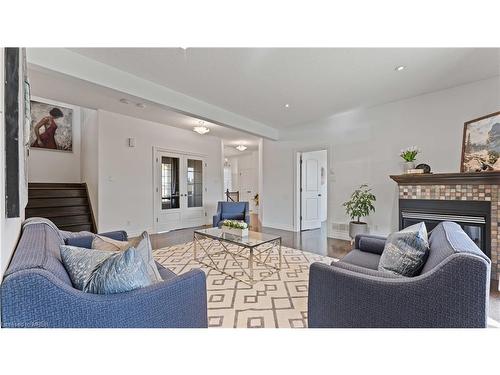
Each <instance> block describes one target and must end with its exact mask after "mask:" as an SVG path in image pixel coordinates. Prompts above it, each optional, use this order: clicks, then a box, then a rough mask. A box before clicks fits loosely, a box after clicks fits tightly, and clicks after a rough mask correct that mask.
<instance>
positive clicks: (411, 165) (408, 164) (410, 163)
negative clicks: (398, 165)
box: [404, 161, 415, 173]
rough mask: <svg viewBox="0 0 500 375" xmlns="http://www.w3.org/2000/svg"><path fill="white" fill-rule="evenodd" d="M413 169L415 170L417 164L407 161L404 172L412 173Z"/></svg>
mask: <svg viewBox="0 0 500 375" xmlns="http://www.w3.org/2000/svg"><path fill="white" fill-rule="evenodd" d="M411 169H415V162H414V161H407V162H405V163H404V172H405V173H410V170H411Z"/></svg>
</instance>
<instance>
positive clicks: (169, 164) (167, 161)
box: [161, 156, 180, 210]
mask: <svg viewBox="0 0 500 375" xmlns="http://www.w3.org/2000/svg"><path fill="white" fill-rule="evenodd" d="M179 165H180V160H179V158H176V157H169V156H162V158H161V209H162V210H170V209H176V208H180V191H179Z"/></svg>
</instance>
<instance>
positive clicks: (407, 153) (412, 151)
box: [399, 146, 420, 162]
mask: <svg viewBox="0 0 500 375" xmlns="http://www.w3.org/2000/svg"><path fill="white" fill-rule="evenodd" d="M419 152H420V150H419V149H418V147H417V146H411V147H408V148H405V149H403V150H401V153H400V154H399V156H401V157H402V158H403V159H404V160H405V161H407V162H409V161H415V159H416V158H417V154H418V153H419Z"/></svg>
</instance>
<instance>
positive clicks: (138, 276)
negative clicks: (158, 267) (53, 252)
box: [60, 245, 156, 294]
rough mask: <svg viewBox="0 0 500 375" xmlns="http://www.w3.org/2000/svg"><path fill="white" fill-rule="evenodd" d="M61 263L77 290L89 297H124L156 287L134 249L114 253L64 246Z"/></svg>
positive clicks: (139, 255)
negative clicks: (140, 289) (122, 295)
mask: <svg viewBox="0 0 500 375" xmlns="http://www.w3.org/2000/svg"><path fill="white" fill-rule="evenodd" d="M60 250H61V259H62V261H63V265H64V267H65V268H66V271H67V272H68V274H69V277H70V279H71V282H72V283H73V286H74V287H75V288H77V289H80V290H82V291H84V292H88V293H96V294H112V293H123V292H128V291H131V290H134V289H138V288H143V287H146V286H149V285H152V284H153V283H155V281H156V280H153V279H151V278H150V277H149V274H148V269H147V268H148V267H147V264H146V263H145V262H144V259H143V257H142V256H141V254H140V253H139V252H138V251H137V250H136V249H135V248H133V247H130V248H129V249H127V250H125V251H122V252H110V251H101V250H93V249H85V248H81V247H75V246H68V245H61V247H60Z"/></svg>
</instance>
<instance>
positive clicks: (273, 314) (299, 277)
mask: <svg viewBox="0 0 500 375" xmlns="http://www.w3.org/2000/svg"><path fill="white" fill-rule="evenodd" d="M281 249H282V267H281V270H280V271H276V272H275V273H273V274H272V275H270V276H269V277H268V278H266V279H264V280H263V281H259V282H257V283H255V284H254V285H252V286H250V285H248V284H246V283H243V282H241V281H238V280H235V279H233V278H232V277H230V276H227V275H225V274H222V273H221V272H219V271H216V270H214V269H212V268H210V267H207V266H205V265H203V264H201V263H199V262H197V261H195V260H194V252H193V242H188V243H185V244H180V245H175V246H170V247H165V248H162V249H158V250H154V251H153V256H154V258H155V260H156V261H158V263H160V264H162V265H163V266H164V267H167V268H168V269H170V270H171V271H173V272H175V273H176V274H178V275H180V274H182V273H185V272H187V271H189V270H191V269H193V268H199V269H202V270H203V271H204V272H205V274H206V275H207V299H208V325H209V327H221V328H306V327H307V295H308V292H307V287H308V282H309V266H310V265H311V263H314V262H322V263H326V264H330V263H331V262H332V261H336V260H338V259H334V258H330V257H325V256H321V255H317V254H313V253H309V252H304V251H301V250H297V249H292V248H289V247H285V246H282V248H281ZM272 255H273V256H274V257H275V258H274V259H278V258H277V254H272ZM273 256H272V257H271V258H273ZM218 257H219V258H218V259H217V262H219V264H222V265H224V266H225V267H226V268H225V269H226V270H227V269H231V267H232V265H233V264H234V259H233V258H231V257H230V256H228V255H227V254H224V253H222V254H219V255H218ZM235 269H236V268H235ZM254 272H256V274H258V273H259V269H258V266H257V268H256V269H255V271H254Z"/></svg>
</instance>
